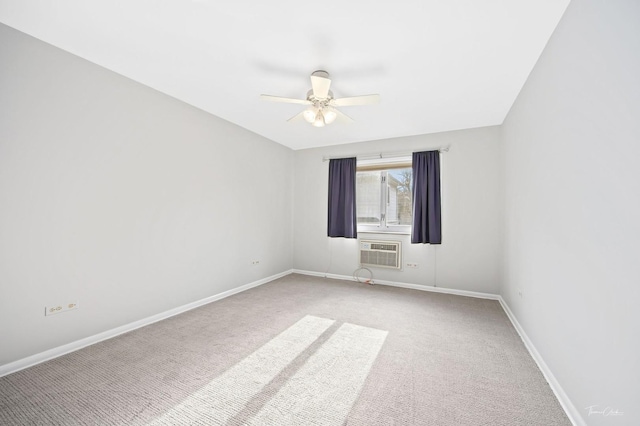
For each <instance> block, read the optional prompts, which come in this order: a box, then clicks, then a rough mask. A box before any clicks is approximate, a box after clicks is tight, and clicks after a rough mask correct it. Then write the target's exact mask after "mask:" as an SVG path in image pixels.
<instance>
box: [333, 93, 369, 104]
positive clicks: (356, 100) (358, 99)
mask: <svg viewBox="0 0 640 426" xmlns="http://www.w3.org/2000/svg"><path fill="white" fill-rule="evenodd" d="M378 102H380V95H363V96H352V97H350V98H339V99H334V100H332V101H331V104H332V105H334V106H354V105H371V104H377V103H378Z"/></svg>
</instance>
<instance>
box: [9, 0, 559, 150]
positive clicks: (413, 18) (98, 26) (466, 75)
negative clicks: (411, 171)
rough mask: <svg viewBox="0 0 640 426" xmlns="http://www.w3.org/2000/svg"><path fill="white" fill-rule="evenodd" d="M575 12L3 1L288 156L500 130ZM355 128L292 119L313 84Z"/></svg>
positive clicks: (399, 2)
mask: <svg viewBox="0 0 640 426" xmlns="http://www.w3.org/2000/svg"><path fill="white" fill-rule="evenodd" d="M568 3H569V0H415V1H413V0H396V1H394V2H382V1H379V2H372V1H370V0H369V1H365V0H351V1H348V0H342V1H336V0H325V1H322V2H315V3H314V2H309V1H301V0H274V1H257V0H244V1H242V0H236V1H230V0H229V1H223V0H115V1H113V0H112V1H107V0H103V1H87V0H30V1H25V0H0V22H2V23H5V24H7V25H9V26H11V27H13V28H16V29H18V30H20V31H23V32H25V33H27V34H30V35H32V36H35V37H37V38H39V39H41V40H44V41H46V42H47V43H50V44H52V45H54V46H57V47H60V48H62V49H64V50H66V51H69V52H71V53H73V54H76V55H78V56H81V57H83V58H85V59H88V60H89V61H91V62H94V63H96V64H99V65H101V66H103V67H105V68H108V69H110V70H113V71H115V72H117V73H120V74H122V75H125V76H127V77H129V78H131V79H133V80H136V81H138V82H140V83H142V84H145V85H147V86H150V87H153V88H154V89H157V90H159V91H161V92H164V93H166V94H168V95H171V96H174V97H176V98H178V99H181V100H183V101H184V102H187V103H189V104H191V105H194V106H196V107H198V108H201V109H203V110H205V111H208V112H210V113H211V114H214V115H216V116H219V117H222V118H224V119H226V120H228V121H231V122H233V123H235V124H237V125H239V126H242V127H244V128H246V129H249V130H251V131H253V132H255V133H258V134H260V135H262V136H265V137H267V138H269V139H271V140H274V141H276V142H279V143H281V144H283V145H286V146H288V147H291V148H293V149H302V148H309V147H315V146H324V145H334V144H341V143H349V142H358V141H365V140H375V139H382V138H390V137H399V136H408V135H418V134H425V133H433V132H440V131H447V130H456V129H465V128H473V127H481V126H489V125H497V124H500V123H502V121H503V120H504V118H505V116H506V114H507V112H508V111H509V108H510V107H511V105H512V103H513V101H514V100H515V98H516V96H517V95H518V92H519V91H520V89H521V87H522V85H523V84H524V82H525V80H526V79H527V76H528V75H529V73H530V71H531V69H532V68H533V66H534V64H535V62H536V61H537V59H538V57H539V56H540V53H541V52H542V50H543V48H544V46H545V44H546V43H547V41H548V39H549V37H550V36H551V33H552V32H553V30H554V29H555V27H556V25H557V23H558V21H559V20H560V18H561V16H562V14H563V12H564V10H565V9H566V7H567V5H568ZM317 69H323V70H327V71H328V72H329V73H330V74H331V77H332V87H331V89H332V91H333V92H334V95H335V97H346V96H355V95H363V94H370V93H379V94H380V95H381V103H380V104H378V105H373V106H357V107H344V108H341V110H342V111H343V112H345V113H346V114H348V115H350V116H351V117H352V118H354V119H355V120H356V121H355V123H352V124H343V123H337V122H336V123H333V124H331V125H330V126H326V127H324V128H315V127H312V126H311V125H309V124H307V123H306V122H296V123H288V122H287V121H286V120H287V119H288V118H289V117H291V116H293V115H295V114H296V113H298V112H299V111H301V108H302V106H300V105H292V104H280V103H270V102H265V101H262V100H260V99H259V95H260V94H261V93H266V94H271V95H278V96H287V97H295V98H304V97H305V96H306V92H307V90H309V88H310V82H309V75H310V74H311V72H313V71H314V70H317Z"/></svg>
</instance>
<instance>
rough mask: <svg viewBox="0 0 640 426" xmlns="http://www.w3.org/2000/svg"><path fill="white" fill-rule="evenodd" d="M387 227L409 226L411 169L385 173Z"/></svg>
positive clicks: (393, 170) (392, 170)
mask: <svg viewBox="0 0 640 426" xmlns="http://www.w3.org/2000/svg"><path fill="white" fill-rule="evenodd" d="M387 191H388V195H387V225H388V226H391V225H411V168H410V167H409V168H404V169H391V170H389V171H388V172H387Z"/></svg>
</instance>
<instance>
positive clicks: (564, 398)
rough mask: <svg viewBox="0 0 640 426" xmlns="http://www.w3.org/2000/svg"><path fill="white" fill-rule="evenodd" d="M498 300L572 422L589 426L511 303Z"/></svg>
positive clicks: (577, 425)
mask: <svg viewBox="0 0 640 426" xmlns="http://www.w3.org/2000/svg"><path fill="white" fill-rule="evenodd" d="M498 301H499V302H500V305H501V306H502V309H503V310H504V312H505V313H506V314H507V316H508V317H509V320H511V324H513V327H514V328H515V329H516V331H517V332H518V334H519V335H520V338H521V339H522V341H523V342H524V345H525V347H526V348H527V350H528V351H529V354H531V357H532V358H533V360H534V361H535V362H536V364H538V368H540V371H542V375H543V376H544V378H545V379H547V383H549V387H551V390H552V391H553V393H554V394H555V395H556V398H557V399H558V402H560V405H561V406H562V408H563V409H564V412H565V413H567V417H569V420H571V423H573V424H574V426H587V423H586V422H585V421H584V419H583V418H582V415H581V414H580V412H579V411H578V410H577V409H576V406H575V405H573V403H572V402H571V399H569V396H568V395H567V393H566V392H565V391H564V389H562V386H560V383H559V382H558V380H557V379H556V377H555V376H554V375H553V373H552V372H551V370H550V369H549V366H548V365H547V363H546V362H544V359H543V358H542V355H540V352H538V350H537V349H536V347H535V346H534V345H533V342H532V341H531V340H530V339H529V336H527V333H525V331H524V329H523V328H522V326H521V325H520V323H519V322H518V320H517V319H516V317H515V315H514V314H513V312H511V309H509V305H507V302H505V301H504V299H503V298H502V296H499V298H498Z"/></svg>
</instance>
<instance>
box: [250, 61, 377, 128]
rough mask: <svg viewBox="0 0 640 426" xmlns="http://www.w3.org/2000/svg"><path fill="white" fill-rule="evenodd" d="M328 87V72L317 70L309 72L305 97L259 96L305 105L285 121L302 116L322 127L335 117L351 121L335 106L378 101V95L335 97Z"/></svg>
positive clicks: (265, 98)
mask: <svg viewBox="0 0 640 426" xmlns="http://www.w3.org/2000/svg"><path fill="white" fill-rule="evenodd" d="M329 87H331V79H330V78H329V73H328V72H326V71H322V70H318V71H314V72H312V73H311V90H309V91H308V92H307V99H295V98H283V97H281V96H271V95H260V97H261V98H262V99H264V100H266V101H273V102H286V103H290V104H299V105H306V106H307V107H308V108H307V109H305V110H304V111H302V112H300V113H299V114H296V115H294V116H293V117H291V118H290V119H289V120H287V121H296V120H298V119H301V118H304V119H305V120H306V121H307V122H308V123H310V124H311V125H313V126H315V127H324V125H325V124H331V123H333V122H334V121H335V120H336V118H339V119H340V120H342V121H345V122H352V121H353V119H352V118H350V117H349V116H347V115H346V114H344V113H342V112H340V111H339V110H338V109H336V107H343V106H354V105H370V104H376V103H378V102H380V95H364V96H352V97H349V98H338V99H335V98H334V97H333V92H331V90H329Z"/></svg>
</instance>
